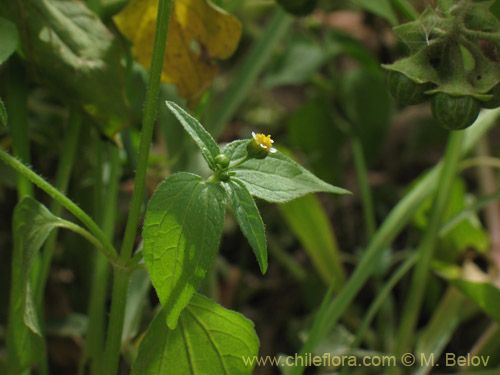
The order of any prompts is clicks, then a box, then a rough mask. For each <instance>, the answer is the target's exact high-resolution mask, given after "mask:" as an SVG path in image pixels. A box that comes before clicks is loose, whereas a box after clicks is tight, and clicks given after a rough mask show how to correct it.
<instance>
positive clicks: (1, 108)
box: [0, 98, 8, 126]
mask: <svg viewBox="0 0 500 375" xmlns="http://www.w3.org/2000/svg"><path fill="white" fill-rule="evenodd" d="M7 121H8V117H7V108H5V104H3V100H2V98H0V125H3V126H7Z"/></svg>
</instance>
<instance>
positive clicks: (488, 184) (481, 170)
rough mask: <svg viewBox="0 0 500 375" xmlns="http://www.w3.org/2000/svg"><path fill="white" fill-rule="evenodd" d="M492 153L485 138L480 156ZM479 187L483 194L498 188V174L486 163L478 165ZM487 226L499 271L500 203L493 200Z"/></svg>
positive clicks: (489, 209)
mask: <svg viewBox="0 0 500 375" xmlns="http://www.w3.org/2000/svg"><path fill="white" fill-rule="evenodd" d="M490 154H491V151H490V145H489V142H488V139H487V138H483V139H482V140H481V142H479V144H478V147H477V155H478V156H479V157H488V156H489V155H490ZM477 172H478V182H479V189H480V191H481V193H482V194H492V193H494V192H496V191H497V190H498V183H497V181H498V176H497V175H495V172H494V170H493V169H492V168H490V167H489V166H486V165H479V167H478V171H477ZM485 217H486V227H487V228H488V232H489V234H490V252H491V257H492V259H493V262H494V263H495V265H496V268H497V271H499V270H500V228H499V226H500V203H499V202H498V201H493V202H491V203H490V204H489V205H488V206H487V207H486V209H485Z"/></svg>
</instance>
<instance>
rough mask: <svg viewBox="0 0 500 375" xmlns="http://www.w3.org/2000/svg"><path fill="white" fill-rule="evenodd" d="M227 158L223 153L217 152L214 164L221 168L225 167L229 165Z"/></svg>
mask: <svg viewBox="0 0 500 375" xmlns="http://www.w3.org/2000/svg"><path fill="white" fill-rule="evenodd" d="M229 162H230V160H229V158H228V157H227V156H226V155H224V154H219V155H217V156H216V157H215V164H217V165H218V166H219V167H221V168H226V167H227V166H229Z"/></svg>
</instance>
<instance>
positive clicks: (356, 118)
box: [340, 69, 392, 162]
mask: <svg viewBox="0 0 500 375" xmlns="http://www.w3.org/2000/svg"><path fill="white" fill-rule="evenodd" d="M340 99H341V103H342V107H343V110H344V113H345V114H346V116H347V118H348V120H349V123H350V125H351V129H352V132H353V133H354V135H355V136H356V137H358V138H359V139H360V141H361V143H362V146H363V152H364V154H365V159H366V161H367V162H369V161H371V160H375V158H376V156H377V154H378V151H379V150H380V147H381V146H382V143H383V141H384V140H385V134H386V132H387V129H388V127H389V123H390V119H391V109H392V99H391V96H390V94H389V91H388V89H387V84H386V82H385V79H384V77H383V75H382V74H381V72H380V71H379V72H377V73H374V72H372V71H369V70H365V69H355V70H351V71H349V72H347V73H346V74H343V75H342V77H341V95H340Z"/></svg>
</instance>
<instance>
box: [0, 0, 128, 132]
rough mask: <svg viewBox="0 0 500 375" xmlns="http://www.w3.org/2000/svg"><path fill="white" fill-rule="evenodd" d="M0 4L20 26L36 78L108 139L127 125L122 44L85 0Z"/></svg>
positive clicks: (9, 2) (50, 0)
mask: <svg viewBox="0 0 500 375" xmlns="http://www.w3.org/2000/svg"><path fill="white" fill-rule="evenodd" d="M3 4H5V5H3ZM2 7H4V9H2V11H5V12H6V15H7V16H8V17H9V18H10V19H11V20H12V21H13V22H15V23H16V24H17V26H18V28H19V35H20V36H21V44H22V48H23V52H24V54H25V57H26V60H27V65H28V66H29V67H30V68H32V69H34V71H35V72H34V73H35V74H36V76H37V78H39V79H40V80H42V81H43V83H44V84H46V85H47V86H48V87H50V88H51V89H52V90H53V91H54V92H55V93H56V94H57V95H58V96H59V97H60V98H62V99H63V100H65V101H67V102H68V103H69V104H70V105H73V106H74V107H75V108H78V109H80V110H81V111H82V112H84V113H86V114H87V115H88V116H90V117H91V118H92V119H93V120H94V122H95V123H96V125H97V126H98V127H99V130H100V131H101V132H102V133H104V134H105V135H107V136H108V137H110V138H113V137H114V136H115V134H116V133H117V132H119V131H120V130H121V129H123V128H124V127H126V126H127V125H128V124H129V123H130V110H129V106H128V102H127V100H126V98H125V69H124V67H123V65H122V61H121V60H122V57H123V54H124V51H123V47H122V44H121V43H120V42H119V41H118V40H117V39H116V37H114V36H113V34H112V33H111V32H110V31H109V30H108V29H107V28H106V27H105V26H104V24H103V23H102V22H101V20H100V19H99V18H98V17H97V15H96V14H95V13H93V12H92V11H90V10H89V9H88V8H87V7H86V5H85V3H84V2H82V1H67V0H23V1H22V2H18V1H4V2H2Z"/></svg>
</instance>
